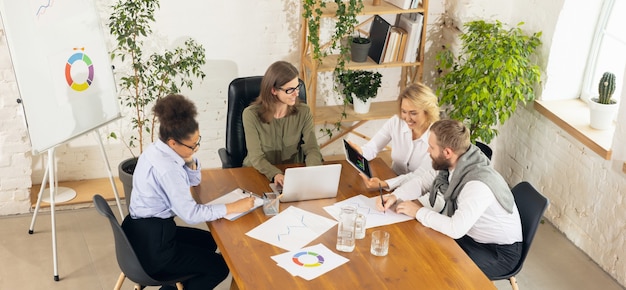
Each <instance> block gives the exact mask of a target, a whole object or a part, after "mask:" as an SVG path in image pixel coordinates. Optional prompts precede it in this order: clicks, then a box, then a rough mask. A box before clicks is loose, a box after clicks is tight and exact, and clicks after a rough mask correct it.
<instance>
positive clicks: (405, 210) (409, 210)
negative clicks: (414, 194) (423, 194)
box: [396, 200, 423, 217]
mask: <svg viewBox="0 0 626 290" xmlns="http://www.w3.org/2000/svg"><path fill="white" fill-rule="evenodd" d="M422 207H423V206H422V204H421V203H420V202H419V201H417V200H416V201H403V202H401V203H399V204H398V206H396V212H397V213H402V214H405V215H408V216H410V217H415V215H416V214H417V211H418V210H419V209H420V208H422Z"/></svg>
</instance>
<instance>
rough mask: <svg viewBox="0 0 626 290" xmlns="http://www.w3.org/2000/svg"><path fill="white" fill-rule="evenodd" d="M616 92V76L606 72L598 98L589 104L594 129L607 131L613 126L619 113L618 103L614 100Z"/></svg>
mask: <svg viewBox="0 0 626 290" xmlns="http://www.w3.org/2000/svg"><path fill="white" fill-rule="evenodd" d="M614 92H615V74H613V73H611V72H605V73H604V74H602V77H601V78H600V82H599V84H598V94H599V95H598V97H597V98H592V99H591V102H589V112H590V123H589V124H590V125H591V127H592V128H594V129H598V130H606V129H608V128H610V127H611V124H613V119H614V118H615V113H617V110H618V107H617V101H615V100H613V99H612V97H613V93H614Z"/></svg>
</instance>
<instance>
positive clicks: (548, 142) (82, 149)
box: [0, 0, 626, 285]
mask: <svg viewBox="0 0 626 290" xmlns="http://www.w3.org/2000/svg"><path fill="white" fill-rule="evenodd" d="M112 2H113V0H97V4H98V7H99V9H100V10H101V12H102V18H103V19H106V18H107V16H108V15H107V14H108V11H107V9H108V8H107V7H108V6H109V5H110V3H112ZM448 2H450V3H452V5H453V12H455V13H456V14H458V15H457V16H458V17H460V18H464V19H465V18H471V17H477V16H476V15H495V16H497V17H500V19H501V20H503V21H507V20H508V19H509V18H510V19H515V21H514V22H517V19H520V18H524V17H522V16H520V15H533V14H535V13H536V12H538V11H541V12H542V13H545V15H543V16H542V15H537V17H538V18H534V19H533V20H532V21H528V19H522V20H523V21H527V23H528V25H530V27H542V25H543V24H545V23H541V21H546V23H548V24H549V25H548V27H546V28H545V29H541V28H540V29H539V30H544V36H546V37H547V38H546V39H548V40H549V39H550V37H548V36H549V35H551V33H552V31H553V28H552V27H550V25H551V24H552V23H553V22H554V21H555V19H553V18H554V17H557V16H558V9H559V8H558V7H557V6H560V5H562V2H563V1H557V0H555V1H547V2H545V1H536V0H535V1H532V2H533V5H530V6H529V5H528V3H527V2H528V1H522V0H516V1H513V4H516V5H513V4H511V5H509V4H510V3H509V4H507V5H504V4H502V6H500V5H491V4H493V0H480V1H471V3H469V2H467V1H464V2H463V3H459V2H461V1H456V2H455V1H448ZM466 2H467V3H466ZM544 2H545V3H544ZM548 2H549V3H548ZM255 3H256V4H257V5H254V6H249V5H250V4H249V2H247V1H222V2H213V1H201V0H188V1H185V4H186V5H188V6H190V7H194V9H191V10H190V9H187V8H186V7H187V6H185V5H180V2H179V1H175V0H163V1H162V13H159V15H157V20H158V21H161V22H159V25H157V26H156V27H157V28H158V33H159V37H158V40H157V41H156V42H159V43H160V42H164V43H166V44H167V43H170V42H172V43H174V42H176V41H180V38H181V37H189V36H192V37H194V38H196V39H199V40H200V41H201V43H203V44H204V45H205V47H206V49H207V55H208V63H207V66H206V72H207V79H205V81H204V82H203V83H202V84H198V85H196V87H195V88H194V90H193V91H192V92H184V93H185V94H186V95H188V96H189V97H190V98H192V99H193V100H194V101H195V102H196V104H197V106H198V109H199V121H200V128H201V134H202V136H203V142H202V146H201V149H200V151H199V153H198V157H199V158H200V160H202V162H203V165H204V167H205V168H209V167H219V166H220V162H219V158H218V156H217V153H216V151H217V149H218V148H219V147H222V146H223V144H224V124H225V120H224V119H225V109H226V88H227V85H228V82H230V80H232V79H233V78H235V77H239V76H250V75H262V74H263V73H264V71H265V69H266V68H267V66H268V65H269V64H270V63H272V62H273V61H276V60H279V59H282V60H288V61H292V62H294V63H295V64H297V63H298V47H299V33H298V29H299V24H298V17H299V15H298V11H299V10H298V5H299V4H298V3H299V2H298V1H297V0H288V1H269V0H266V1H258V2H255ZM498 3H500V2H498ZM541 5H544V6H546V7H543V6H542V7H543V8H546V9H539V7H537V6H541ZM430 6H431V11H443V9H442V8H441V7H442V3H441V1H437V0H431V1H430ZM505 6H506V7H505ZM548 6H549V7H548ZM510 7H517V8H520V9H513V10H511V9H510ZM522 7H532V8H530V9H533V13H525V12H524V9H521V8H522ZM555 7H557V8H555ZM518 10H519V11H518ZM546 10H547V12H546ZM458 11H460V12H458ZM516 11H517V12H516ZM515 13H517V14H519V15H511V14H515ZM181 15H185V17H181ZM495 16H494V17H495ZM540 16H541V17H543V18H545V19H544V20H541V19H540V18H541V17H540ZM242 19H243V20H245V21H242ZM429 19H430V20H431V22H433V21H435V20H436V15H432V14H431V15H430V16H429ZM538 19H539V20H538ZM172 23H180V25H182V27H184V29H180V27H178V26H175V25H172ZM211 27H218V28H219V29H218V28H216V29H212V28H211ZM181 33H184V35H181ZM0 34H2V33H1V31H0ZM429 41H433V40H432V39H430V40H429ZM228 43H234V45H230V44H229V45H226V44H228ZM544 44H546V41H544ZM546 45H547V44H546ZM433 47H435V46H433ZM546 51H547V49H546ZM428 55H429V56H430V57H427V60H428V61H430V62H432V61H434V60H433V58H432V55H430V54H428ZM426 68H427V69H426V70H425V71H424V74H425V76H426V78H427V79H426V80H425V81H426V82H427V83H428V84H432V75H433V74H432V71H431V70H432V68H433V65H432V63H427V64H426ZM429 68H430V69H429ZM385 75H386V77H391V75H393V73H386V74H385ZM429 76H430V77H429ZM394 83H395V82H393V81H391V82H389V83H388V82H386V84H387V85H389V88H384V90H383V91H382V93H381V94H382V95H383V96H384V97H385V98H393V95H394V94H396V93H397V88H394V87H393V84H394ZM322 90H323V88H319V91H322ZM18 97H19V95H18V92H17V85H16V84H15V78H14V76H13V70H12V66H11V62H10V58H9V54H8V50H7V46H6V41H5V39H4V35H3V34H2V37H1V38H0V215H8V214H17V213H26V212H28V209H29V204H30V203H29V200H28V192H29V189H30V186H31V183H35V184H37V183H40V182H41V179H42V177H43V170H44V168H45V161H46V156H45V154H42V155H41V156H31V153H30V145H29V141H28V135H27V131H26V128H25V126H24V124H23V121H22V120H23V115H22V113H21V107H20V106H19V105H18V104H16V103H15V100H16V99H17V98H18ZM380 124H382V122H370V123H368V127H366V128H364V129H363V130H365V131H368V132H375V130H376V129H377V126H380ZM126 127H128V125H127V123H124V122H116V123H113V124H110V125H109V126H106V127H104V128H102V129H101V139H102V140H103V142H104V143H105V148H106V151H107V154H108V157H109V161H110V164H111V166H112V167H113V171H114V174H115V175H117V164H118V163H119V162H120V161H121V160H123V159H125V158H127V157H128V156H129V154H128V152H127V150H126V149H125V148H124V146H123V145H121V144H120V142H119V141H117V140H107V139H106V135H107V134H108V132H111V131H119V130H120V129H122V130H124V128H126ZM93 135H94V134H88V135H86V136H81V137H79V138H77V139H75V140H72V141H71V142H68V143H66V144H63V145H60V146H58V148H57V149H56V150H57V154H56V155H57V159H58V168H59V170H58V178H59V180H79V179H90V178H101V177H106V169H105V167H104V163H103V161H102V158H101V156H100V154H101V153H100V150H99V147H98V145H97V144H98V143H97V142H96V141H95V140H96V139H95V138H94V136H93ZM492 146H493V147H494V151H495V155H494V164H495V166H496V168H497V169H498V170H499V171H500V172H501V173H502V174H503V175H504V176H505V178H506V179H507V181H508V182H509V184H511V185H513V184H516V183H517V182H519V181H522V180H526V181H529V182H531V183H532V184H533V185H534V186H535V187H536V188H537V189H538V190H539V191H541V192H542V193H543V194H545V195H546V196H547V197H548V198H549V199H550V201H551V206H550V208H549V209H548V211H547V213H546V217H547V219H548V220H550V221H551V222H552V223H554V224H555V225H556V226H557V227H558V228H559V229H560V230H561V231H563V232H564V233H565V235H566V236H567V237H568V238H569V239H570V240H572V241H573V242H574V243H575V244H576V245H577V246H578V247H580V248H581V249H582V250H583V251H585V252H586V253H587V254H588V255H589V256H590V257H591V258H592V259H593V260H594V261H596V262H597V263H598V264H599V265H600V266H601V267H603V268H604V269H605V270H606V271H607V272H609V273H610V274H611V275H612V276H613V277H615V278H616V279H617V280H618V281H619V282H620V283H621V284H622V285H626V277H625V273H626V262H625V260H626V257H624V253H625V251H624V249H626V244H625V240H624V239H623V236H624V235H625V234H626V212H625V211H624V210H623V209H624V208H625V206H624V196H623V193H625V192H626V184H625V183H626V177H625V176H624V174H623V173H621V164H622V162H623V161H606V160H603V159H601V158H599V157H598V156H597V155H595V154H594V153H593V152H591V151H590V150H589V149H588V148H586V147H585V146H583V145H582V144H581V143H580V142H578V141H576V140H574V139H573V138H572V137H570V136H569V134H567V133H565V132H563V131H562V130H561V129H559V128H558V127H557V126H556V125H554V124H553V123H552V122H550V121H548V120H546V119H545V118H544V117H542V116H540V115H539V114H538V113H537V112H535V111H534V110H533V109H532V108H531V109H523V108H522V109H520V110H518V112H517V113H516V114H515V116H514V117H513V118H512V119H511V120H510V121H509V122H508V123H506V124H505V125H504V126H503V127H502V130H501V135H500V136H499V137H498V138H497V139H496V140H495V141H494V144H493V145H492ZM339 148H340V147H338V146H329V148H327V149H325V150H324V151H323V153H324V154H336V153H337V152H341V151H340V149H339ZM31 180H32V182H31Z"/></svg>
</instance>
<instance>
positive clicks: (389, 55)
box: [382, 27, 398, 63]
mask: <svg viewBox="0 0 626 290" xmlns="http://www.w3.org/2000/svg"><path fill="white" fill-rule="evenodd" d="M397 44H398V30H397V29H396V28H395V27H391V31H390V32H389V39H388V40H387V44H386V45H385V54H384V55H385V56H384V58H383V61H382V62H383V63H387V62H392V61H393V58H394V52H396V47H397Z"/></svg>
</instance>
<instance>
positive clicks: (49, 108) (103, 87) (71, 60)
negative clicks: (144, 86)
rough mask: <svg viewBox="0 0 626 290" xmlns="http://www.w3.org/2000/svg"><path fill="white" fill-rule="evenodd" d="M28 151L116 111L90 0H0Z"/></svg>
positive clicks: (75, 133)
mask: <svg viewBox="0 0 626 290" xmlns="http://www.w3.org/2000/svg"><path fill="white" fill-rule="evenodd" d="M0 3H1V5H0V13H1V14H2V21H3V24H4V28H5V31H6V37H7V43H8V46H9V51H10V54H11V61H12V63H13V68H14V70H15V75H16V79H17V85H18V89H19V93H20V98H21V101H22V104H23V107H24V112H25V115H26V122H27V125H28V131H29V135H30V139H31V144H32V146H33V152H35V153H38V152H40V151H42V150H46V149H49V148H51V147H53V146H55V145H57V144H60V143H63V142H65V141H67V140H69V139H71V138H73V137H76V136H78V135H80V134H83V133H86V132H88V131H90V130H92V129H95V128H97V127H99V126H101V125H103V124H105V123H107V122H109V121H112V120H114V119H117V118H118V117H119V116H120V111H119V104H118V101H117V95H116V90H115V82H114V79H113V72H112V69H111V63H110V57H109V53H108V50H107V46H106V43H105V40H104V39H105V38H104V35H105V34H104V30H103V27H102V24H101V23H103V22H106V20H104V19H102V18H101V17H100V15H99V13H98V11H97V10H96V8H95V4H94V2H93V0H63V1H61V0H22V1H10V0H2V1H0Z"/></svg>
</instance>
